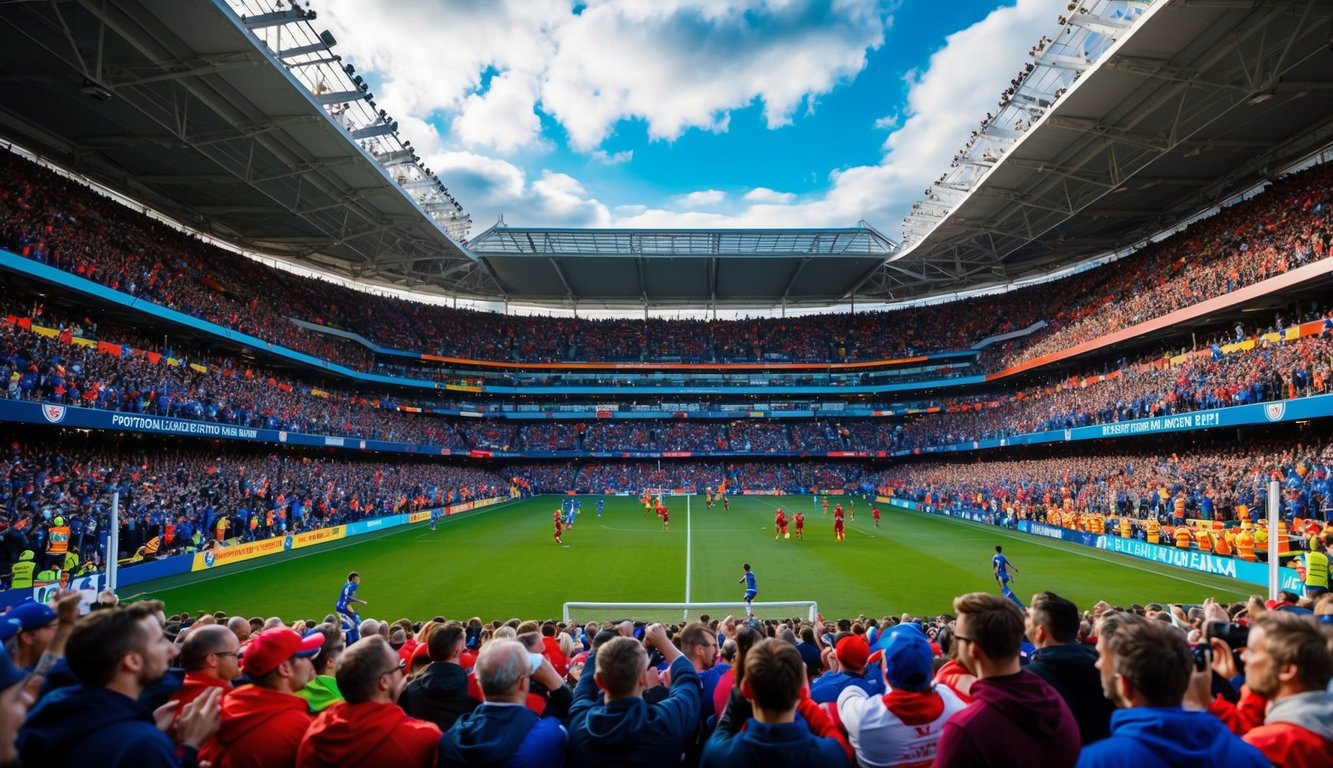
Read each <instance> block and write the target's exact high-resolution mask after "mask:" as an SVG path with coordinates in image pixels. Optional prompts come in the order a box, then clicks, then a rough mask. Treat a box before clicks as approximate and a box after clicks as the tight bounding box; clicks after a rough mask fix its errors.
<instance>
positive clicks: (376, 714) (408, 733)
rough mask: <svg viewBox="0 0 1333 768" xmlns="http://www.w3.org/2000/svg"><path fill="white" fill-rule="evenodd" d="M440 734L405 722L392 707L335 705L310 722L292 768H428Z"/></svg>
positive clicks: (399, 710) (426, 725) (412, 721)
mask: <svg viewBox="0 0 1333 768" xmlns="http://www.w3.org/2000/svg"><path fill="white" fill-rule="evenodd" d="M439 749H440V729H439V728H436V727H435V724H434V723H428V722H426V721H425V720H417V719H416V718H414V717H408V716H407V713H406V712H404V711H403V710H402V708H401V707H399V706H398V705H397V704H386V703H381V702H376V701H366V702H362V703H360V704H351V703H349V702H346V701H340V702H338V703H337V704H334V705H333V706H331V707H329V708H328V709H326V710H324V711H323V712H321V713H320V714H319V717H317V718H315V722H314V723H313V724H311V726H310V729H309V730H308V731H306V734H305V738H304V739H302V740H301V750H300V752H299V753H298V755H297V757H296V765H297V766H298V768H325V767H326V766H327V768H355V767H356V766H363V767H364V768H379V767H380V766H395V768H413V767H414V766H416V767H419V768H433V766H434V765H435V761H436V759H437V758H438V756H439Z"/></svg>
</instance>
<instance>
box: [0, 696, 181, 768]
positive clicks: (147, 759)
mask: <svg viewBox="0 0 1333 768" xmlns="http://www.w3.org/2000/svg"><path fill="white" fill-rule="evenodd" d="M18 748H19V764H20V765H39V766H42V768H84V766H87V765H88V761H89V759H90V757H91V756H96V760H95V762H96V764H97V765H99V766H105V767H106V768H113V767H118V766H125V767H126V768H159V767H162V768H168V767H169V768H174V767H175V766H177V765H180V764H181V763H180V762H179V761H178V760H177V757H176V746H175V745H174V744H172V743H171V739H169V738H167V735H166V734H165V733H163V732H162V731H159V730H158V729H157V725H156V724H155V723H154V722H153V712H152V710H150V709H149V708H148V707H146V706H144V705H143V704H140V703H139V702H137V701H135V700H134V699H131V698H129V697H127V696H123V695H121V694H119V693H116V692H115V691H111V690H108V689H106V688H85V687H83V686H74V687H72V688H61V689H60V690H57V691H54V692H52V693H51V695H49V696H46V697H45V698H43V699H42V700H41V701H39V702H38V703H37V705H36V706H35V707H33V708H32V710H31V711H30V712H29V713H28V719H27V720H26V721H25V722H24V723H23V728H22V729H21V730H20V731H19V738H18ZM192 752H193V751H192V750H191V758H192V757H193V754H192ZM190 762H191V763H193V759H191V760H190Z"/></svg>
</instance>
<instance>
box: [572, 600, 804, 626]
mask: <svg viewBox="0 0 1333 768" xmlns="http://www.w3.org/2000/svg"><path fill="white" fill-rule="evenodd" d="M703 615H707V616H708V617H709V618H711V619H722V618H725V617H726V616H727V615H731V616H744V615H745V603H744V602H730V603H588V602H582V603H581V602H569V603H565V608H564V617H565V623H566V624H568V623H569V622H571V621H574V622H578V623H579V624H584V623H586V622H589V621H596V622H601V623H606V622H620V621H625V620H629V621H644V622H652V621H660V622H663V623H670V622H677V621H689V620H691V619H697V618H699V617H700V616H703ZM754 615H755V617H757V618H760V619H801V620H805V621H815V620H816V618H817V617H818V616H819V606H818V605H817V604H816V603H815V601H813V600H791V601H786V602H781V601H774V602H763V603H761V602H756V603H754Z"/></svg>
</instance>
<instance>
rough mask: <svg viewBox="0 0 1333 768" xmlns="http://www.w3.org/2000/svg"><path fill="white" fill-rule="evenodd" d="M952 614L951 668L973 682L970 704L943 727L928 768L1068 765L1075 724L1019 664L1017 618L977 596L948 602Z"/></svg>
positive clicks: (1006, 607)
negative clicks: (937, 767)
mask: <svg viewBox="0 0 1333 768" xmlns="http://www.w3.org/2000/svg"><path fill="white" fill-rule="evenodd" d="M953 609H954V612H955V613H957V614H958V621H957V623H956V624H955V625H954V646H955V647H956V648H957V649H958V662H959V663H960V664H961V665H962V666H963V667H964V668H966V669H967V671H968V672H970V673H972V674H973V675H975V676H976V677H977V681H976V682H975V683H973V684H972V688H971V691H970V695H971V696H972V699H973V703H972V705H971V706H969V707H967V708H965V709H963V710H962V711H961V712H958V713H957V714H955V715H954V716H953V717H951V718H949V721H948V722H947V723H945V724H944V730H943V732H942V733H941V735H940V741H939V747H938V750H937V752H936V756H935V765H945V766H951V765H967V766H1015V767H1016V768H1017V766H1029V765H1034V764H1036V763H1040V764H1041V765H1042V766H1048V767H1049V768H1059V767H1060V766H1072V765H1073V764H1074V762H1075V761H1076V760H1077V759H1078V753H1079V747H1080V743H1081V741H1080V738H1079V730H1078V722H1077V721H1075V720H1074V715H1073V714H1072V713H1071V712H1070V711H1069V707H1068V705H1066V704H1065V702H1064V699H1062V698H1060V694H1059V693H1057V692H1056V691H1055V689H1054V688H1052V687H1051V686H1050V684H1048V683H1047V682H1046V681H1045V680H1042V679H1041V678H1040V677H1038V676H1036V675H1034V674H1033V673H1031V672H1028V671H1027V670H1025V669H1022V668H1021V667H1020V666H1019V660H1018V647H1019V645H1020V644H1021V643H1022V642H1023V612H1022V611H1020V610H1019V609H1018V606H1016V605H1014V603H1013V602H1011V601H1009V600H1006V599H1005V598H1003V597H1000V596H998V595H991V594H987V593H985V592H972V593H970V594H966V595H963V596H961V597H958V598H955V599H954V601H953ZM1034 761H1035V762H1034Z"/></svg>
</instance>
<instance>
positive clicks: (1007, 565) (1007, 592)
mask: <svg viewBox="0 0 1333 768" xmlns="http://www.w3.org/2000/svg"><path fill="white" fill-rule="evenodd" d="M990 563H991V570H993V571H994V572H995V583H997V584H999V585H1000V594H1002V595H1004V596H1005V597H1007V598H1009V599H1010V600H1013V601H1014V602H1015V603H1017V604H1018V607H1019V608H1026V607H1027V606H1025V605H1023V601H1022V600H1019V599H1018V595H1015V594H1014V591H1013V590H1012V589H1010V588H1009V582H1010V581H1012V580H1013V577H1012V576H1010V575H1009V571H1011V570H1012V571H1013V572H1014V573H1019V572H1020V571H1019V570H1018V566H1016V565H1014V564H1013V563H1012V562H1010V561H1009V558H1007V557H1005V556H1004V548H1003V547H1001V546H1000V545H999V544H996V545H995V557H992V558H991V560H990Z"/></svg>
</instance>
